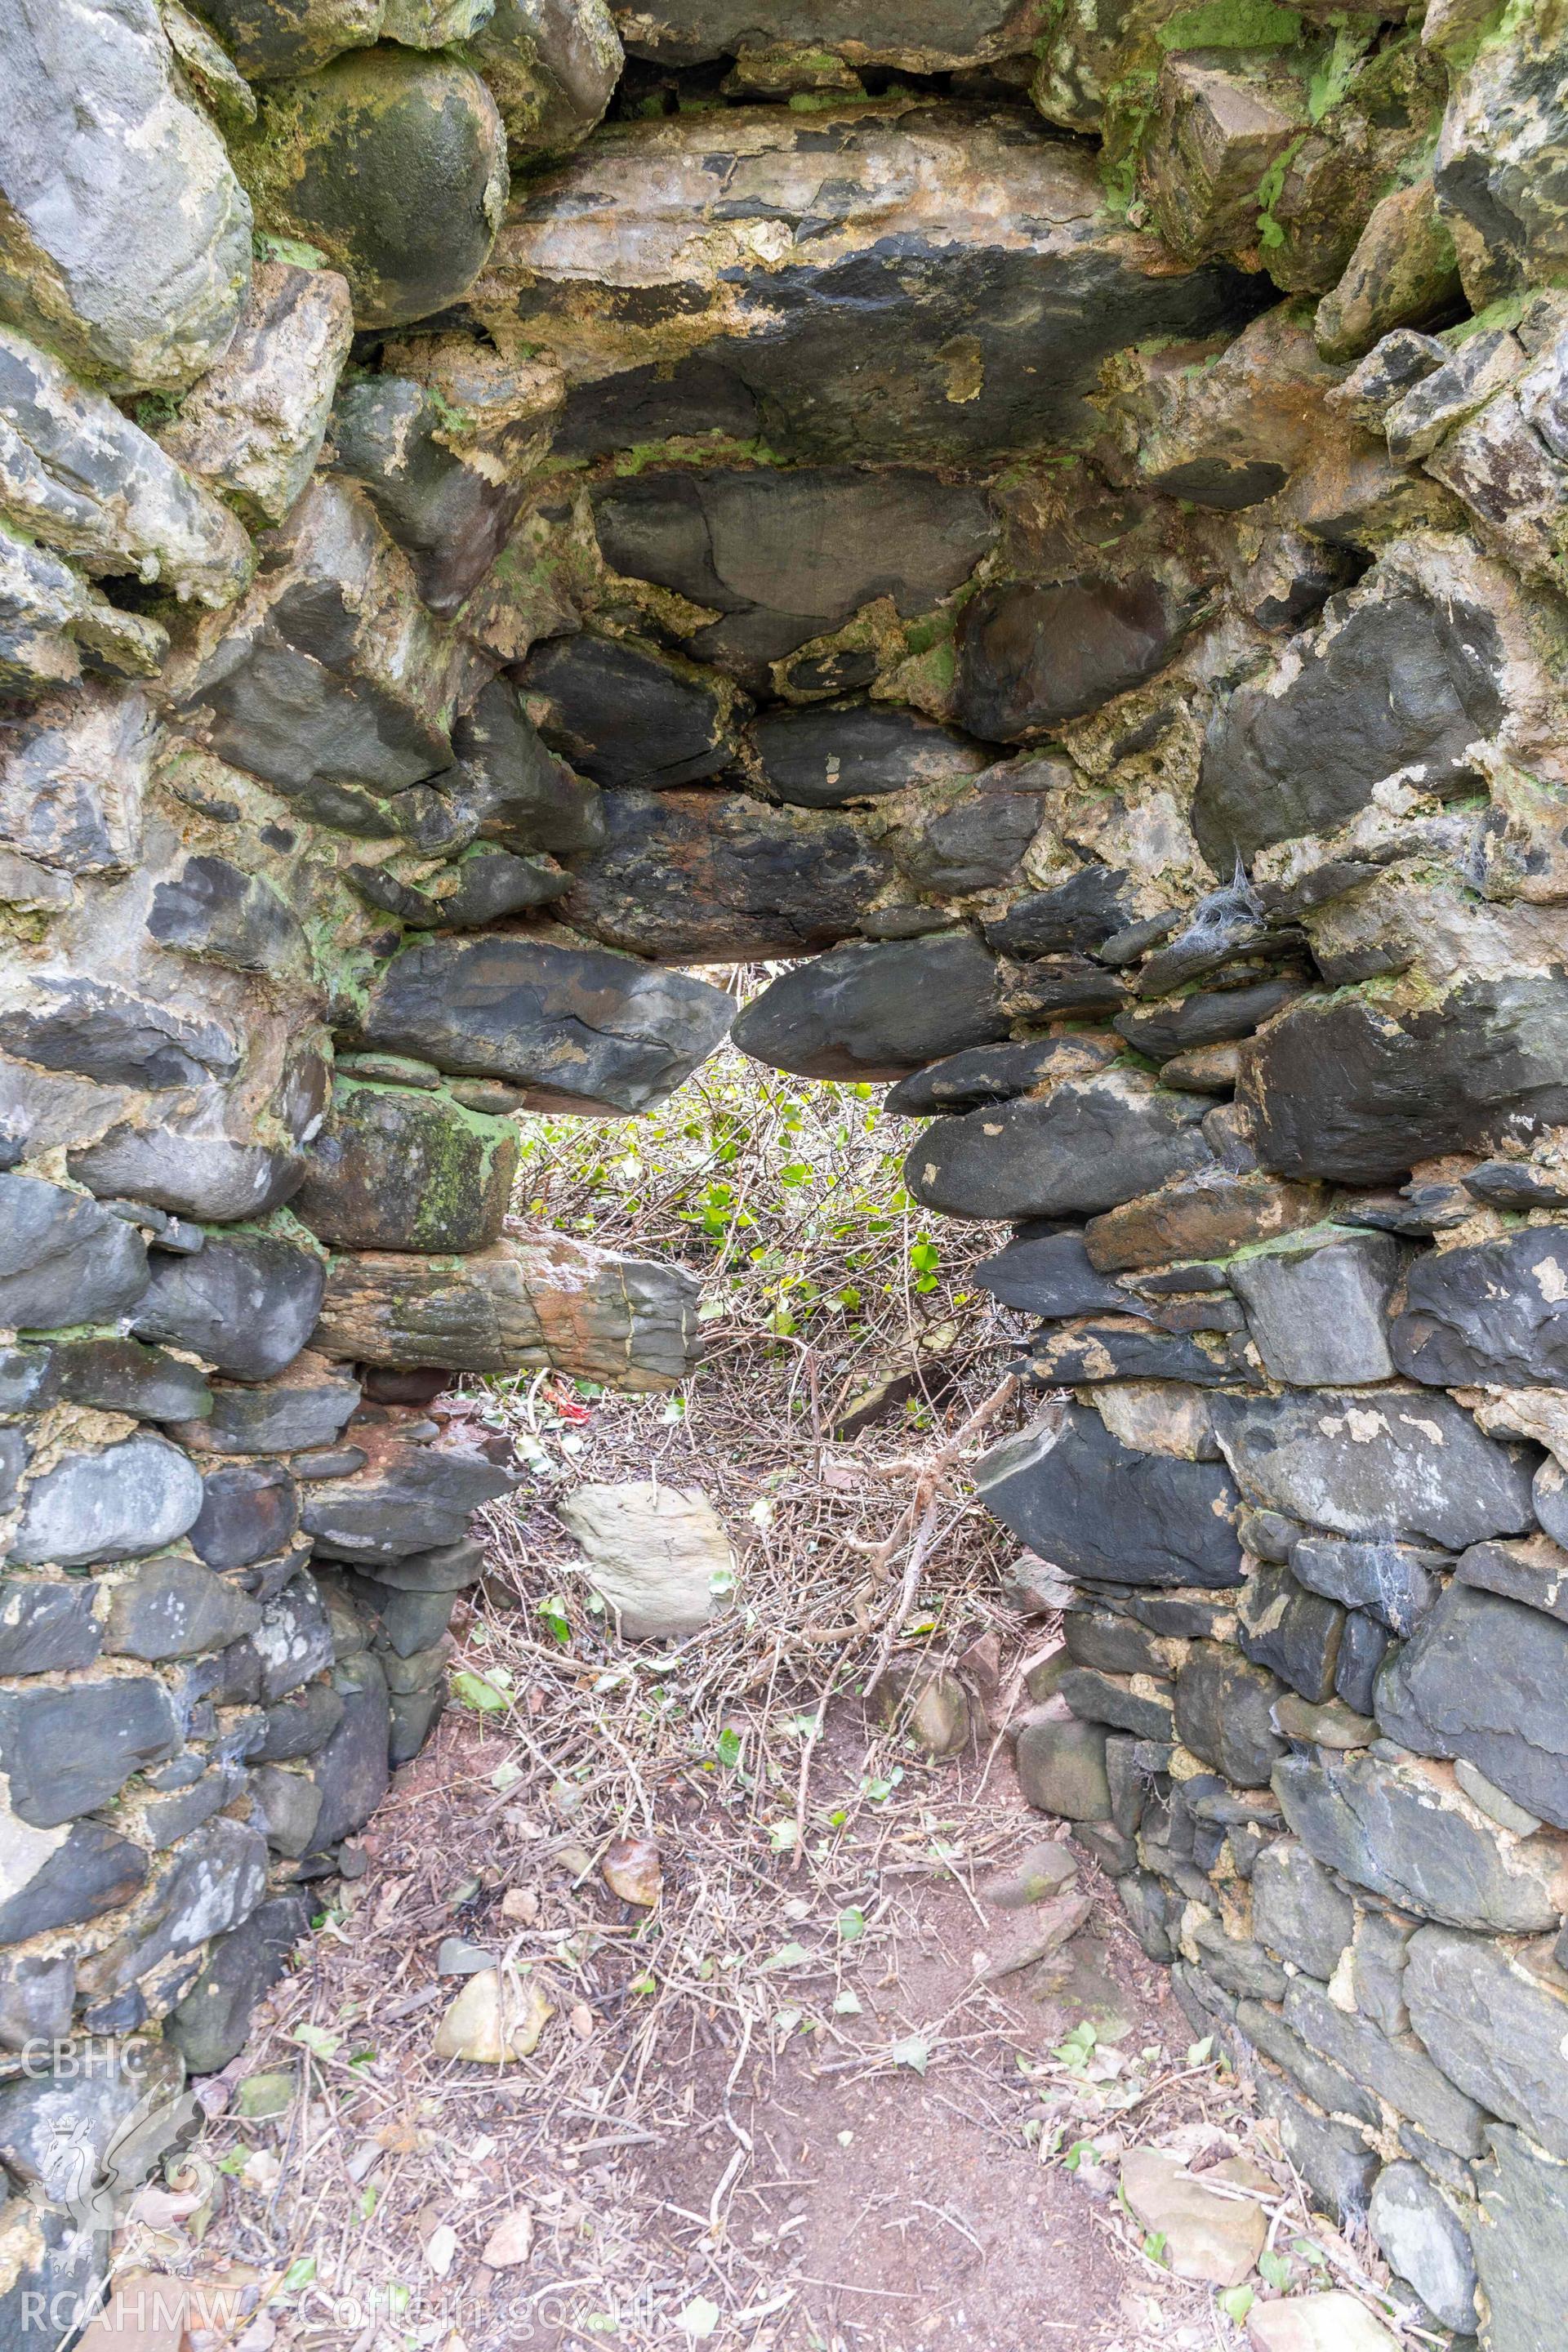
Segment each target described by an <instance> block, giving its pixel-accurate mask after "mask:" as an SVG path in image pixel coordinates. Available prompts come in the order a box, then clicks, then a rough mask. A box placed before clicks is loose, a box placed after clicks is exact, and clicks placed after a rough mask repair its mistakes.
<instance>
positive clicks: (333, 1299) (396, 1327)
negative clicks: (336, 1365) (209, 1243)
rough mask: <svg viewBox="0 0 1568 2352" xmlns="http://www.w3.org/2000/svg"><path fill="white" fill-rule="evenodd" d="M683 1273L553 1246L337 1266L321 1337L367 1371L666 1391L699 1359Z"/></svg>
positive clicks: (559, 1238)
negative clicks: (530, 1373)
mask: <svg viewBox="0 0 1568 2352" xmlns="http://www.w3.org/2000/svg"><path fill="white" fill-rule="evenodd" d="M696 1313H697V1285H696V1283H695V1281H694V1280H693V1278H692V1276H690V1275H689V1274H688V1273H686V1271H685V1270H684V1268H681V1267H679V1266H673V1265H655V1264H652V1263H649V1262H647V1261H645V1260H643V1259H641V1258H629V1257H622V1256H619V1255H616V1253H615V1252H613V1251H609V1250H601V1249H597V1248H595V1246H594V1245H593V1244H591V1243H587V1242H577V1241H572V1240H569V1239H568V1238H567V1237H566V1236H565V1235H563V1234H548V1235H543V1236H541V1237H539V1238H538V1239H535V1240H532V1241H529V1242H523V1243H518V1242H501V1243H498V1244H497V1245H496V1246H495V1248H494V1249H491V1250H487V1251H484V1252H482V1253H479V1254H477V1255H475V1256H473V1257H468V1258H409V1257H406V1256H397V1255H390V1254H389V1255H375V1254H369V1253H367V1254H366V1255H362V1256H342V1257H340V1258H338V1259H337V1260H336V1261H335V1263H334V1265H333V1266H332V1269H331V1276H330V1277H329V1280H328V1286H327V1293H326V1297H325V1298H324V1300H323V1302H322V1311H321V1322H320V1323H319V1324H318V1326H317V1331H316V1337H317V1339H318V1341H319V1342H320V1344H321V1346H322V1347H323V1348H325V1349H329V1350H330V1351H331V1352H332V1353H334V1354H338V1355H342V1356H347V1357H351V1358H353V1359H355V1360H359V1361H361V1362H363V1363H371V1364H397V1365H413V1364H432V1365H439V1366H441V1367H443V1368H449V1369H450V1370H454V1371H515V1370H519V1369H521V1367H523V1366H525V1365H540V1364H553V1365H554V1366H555V1367H556V1368H557V1369H558V1370H562V1371H568V1372H574V1373H578V1374H580V1375H581V1376H582V1377H583V1378H584V1379H586V1380H602V1381H607V1382H608V1383H609V1385H610V1386H612V1387H616V1388H627V1389H633V1390H637V1389H660V1388H667V1387H672V1386H674V1385H675V1384H676V1383H677V1382H678V1381H682V1380H684V1379H685V1378H686V1376H687V1374H688V1373H689V1370H691V1367H692V1364H693V1362H694V1360H695V1358H696V1356H697V1353H698V1333H697V1319H696Z"/></svg>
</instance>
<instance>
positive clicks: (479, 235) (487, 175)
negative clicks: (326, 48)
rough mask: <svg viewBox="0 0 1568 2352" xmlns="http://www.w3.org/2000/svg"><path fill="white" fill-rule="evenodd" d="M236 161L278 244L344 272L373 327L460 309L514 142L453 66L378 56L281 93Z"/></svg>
mask: <svg viewBox="0 0 1568 2352" xmlns="http://www.w3.org/2000/svg"><path fill="white" fill-rule="evenodd" d="M233 152H234V163H235V168H236V170H237V173H239V176H240V178H241V180H242V181H243V182H244V184H245V185H246V187H247V189H248V191H249V194H250V196H251V199H252V202H253V203H254V205H255V207H256V212H257V215H258V220H259V221H260V222H261V224H262V226H263V228H264V231H265V233H266V234H267V235H268V236H271V237H272V238H274V239H279V240H292V241H295V242H297V243H302V244H304V245H306V246H308V247H310V249H311V251H312V252H313V253H314V254H315V255H317V256H318V257H321V259H323V260H325V261H327V262H328V263H330V264H331V266H332V267H333V268H337V269H341V270H342V272H343V273H344V275H345V276H346V277H347V278H348V280H349V284H350V286H351V287H352V289H353V298H354V319H355V323H356V324H357V325H359V326H361V327H392V326H402V325H405V324H407V323H409V322H410V321H412V320H416V319H420V318H424V317H426V316H427V315H428V314H429V313H430V312H431V311H434V310H440V309H441V308H442V307H443V306H444V305H445V304H447V302H451V301H455V300H456V299H457V298H458V296H459V295H460V294H463V293H465V292H466V291H467V289H468V287H469V286H471V285H472V283H473V281H474V279H475V278H477V277H478V275H479V271H480V269H481V268H483V267H484V264H485V261H486V259H487V258H488V257H489V249H490V246H491V244H492V243H493V241H494V237H495V233H496V230H497V229H498V228H499V227H500V216H501V209H502V206H503V205H504V203H505V198H506V185H507V182H506V134H505V132H504V131H503V130H502V128H501V121H500V115H499V114H498V112H497V111H496V105H495V100H493V99H492V98H491V96H490V94H489V91H488V90H487V89H486V88H485V86H484V84H483V82H482V81H481V80H480V79H479V76H478V75H477V74H476V73H474V72H473V71H472V69H471V68H469V67H468V66H465V65H463V64H461V63H460V62H458V60H457V59H456V58H448V57H444V56H440V55H433V56H420V55H417V54H416V53H415V52H413V51H411V50H405V49H392V48H377V49H366V50H361V51H357V52H354V53H352V54H350V55H349V56H346V57H342V58H337V59H335V60H334V61H333V63H332V64H331V65H330V66H327V67H325V68H323V69H322V71H321V72H320V73H314V74H305V75H301V76H300V78H299V79H297V80H294V81H280V82H274V83H271V84H269V85H268V87H267V88H266V89H265V91H264V93H263V96H262V100H261V107H260V112H259V115H258V121H257V123H256V126H255V128H254V130H252V131H247V132H245V133H244V134H242V135H240V136H238V137H237V138H236V139H235V141H234V142H233Z"/></svg>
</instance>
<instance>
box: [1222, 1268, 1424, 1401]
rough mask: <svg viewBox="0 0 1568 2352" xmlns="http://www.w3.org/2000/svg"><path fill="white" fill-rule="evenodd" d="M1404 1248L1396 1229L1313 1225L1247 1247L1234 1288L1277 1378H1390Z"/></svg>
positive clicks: (1324, 1382)
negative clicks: (1392, 1305)
mask: <svg viewBox="0 0 1568 2352" xmlns="http://www.w3.org/2000/svg"><path fill="white" fill-rule="evenodd" d="M1404 1265H1405V1252H1404V1251H1402V1250H1401V1248H1400V1246H1399V1244H1398V1243H1397V1242H1396V1241H1395V1240H1394V1237H1393V1235H1392V1234H1378V1233H1336V1232H1333V1231H1330V1232H1328V1233H1327V1234H1325V1233H1324V1232H1323V1231H1321V1229H1320V1230H1317V1231H1312V1230H1309V1231H1308V1232H1307V1233H1306V1234H1300V1235H1292V1236H1290V1237H1289V1238H1288V1239H1286V1240H1284V1241H1282V1242H1280V1243H1279V1244H1274V1245H1272V1246H1270V1247H1268V1248H1265V1249H1261V1250H1258V1251H1256V1252H1247V1253H1246V1254H1244V1255H1241V1256H1239V1257H1237V1258H1236V1259H1234V1260H1233V1261H1232V1264H1231V1266H1230V1270H1229V1271H1230V1284H1231V1287H1232V1289H1233V1290H1234V1291H1235V1292H1236V1293H1237V1297H1239V1298H1240V1299H1241V1301H1242V1303H1243V1305H1244V1306H1245V1307H1246V1308H1247V1328H1248V1330H1249V1331H1250V1332H1251V1335H1252V1338H1253V1340H1254V1342H1255V1343H1256V1345H1257V1348H1258V1355H1259V1356H1260V1357H1261V1359H1262V1361H1263V1368H1264V1370H1265V1371H1267V1372H1268V1374H1269V1376H1270V1378H1271V1379H1273V1380H1277V1381H1289V1382H1290V1383H1291V1384H1292V1385H1293V1386H1294V1387H1297V1388H1348V1387H1352V1386H1353V1385H1355V1384H1356V1383H1358V1382H1360V1381H1383V1380H1387V1379H1388V1378H1389V1376H1390V1375H1391V1374H1392V1372H1393V1370H1394V1360H1393V1358H1392V1356H1391V1355H1390V1353H1389V1342H1388V1321H1387V1310H1388V1304H1389V1300H1390V1298H1391V1297H1393V1294H1394V1286H1395V1285H1396V1284H1397V1282H1398V1280H1399V1276H1400V1274H1401V1272H1402V1270H1403V1268H1404Z"/></svg>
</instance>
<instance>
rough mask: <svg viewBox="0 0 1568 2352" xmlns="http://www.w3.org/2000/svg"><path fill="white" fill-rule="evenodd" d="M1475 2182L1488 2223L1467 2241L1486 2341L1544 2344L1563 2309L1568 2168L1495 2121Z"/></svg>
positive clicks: (1567, 2272) (1567, 2290) (1567, 2284)
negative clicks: (1485, 2320)
mask: <svg viewBox="0 0 1568 2352" xmlns="http://www.w3.org/2000/svg"><path fill="white" fill-rule="evenodd" d="M1488 2138H1489V2142H1490V2147H1491V2156H1490V2160H1489V2162H1488V2163H1485V2164H1483V2165H1482V2166H1480V2168H1479V2171H1478V2173H1477V2176H1476V2185H1477V2188H1478V2190H1479V2196H1480V2205H1481V2212H1482V2215H1483V2216H1484V2218H1485V2221H1486V2224H1487V2226H1486V2227H1485V2228H1484V2229H1480V2230H1478V2231H1476V2234H1475V2238H1474V2240H1473V2242H1472V2243H1473V2250H1474V2252H1475V2257H1476V2272H1477V2275H1478V2277H1479V2281H1480V2287H1481V2293H1482V2294H1483V2295H1484V2296H1485V2298H1486V2307H1487V2313H1488V2316H1489V2323H1490V2334H1491V2340H1492V2343H1493V2345H1494V2346H1496V2347H1502V2346H1504V2345H1512V2344H1518V2345H1520V2346H1521V2347H1530V2346H1535V2345H1542V2346H1545V2345H1549V2344H1551V2343H1552V2339H1553V2337H1554V2336H1555V2335H1557V2334H1558V2333H1559V2332H1560V2331H1561V2328H1562V2326H1563V2312H1564V2311H1568V2175H1565V2174H1564V2172H1563V2168H1562V2166H1561V2165H1558V2164H1550V2163H1548V2162H1547V2160H1546V2159H1545V2158H1543V2157H1542V2156H1541V2155H1539V2154H1538V2153H1537V2151H1536V2150H1535V2148H1534V2147H1531V2142H1530V2140H1529V2139H1528V2138H1527V2137H1525V2135H1524V2134H1523V2133H1521V2132H1516V2131H1510V2130H1509V2129H1508V2128H1507V2126H1504V2125H1500V2124H1499V2125H1494V2126H1493V2127H1492V2129H1491V2131H1490V2132H1489V2134H1488Z"/></svg>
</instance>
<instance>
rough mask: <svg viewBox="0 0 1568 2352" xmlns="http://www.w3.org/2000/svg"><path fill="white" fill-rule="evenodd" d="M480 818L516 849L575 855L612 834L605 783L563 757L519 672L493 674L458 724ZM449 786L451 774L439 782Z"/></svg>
mask: <svg viewBox="0 0 1568 2352" xmlns="http://www.w3.org/2000/svg"><path fill="white" fill-rule="evenodd" d="M452 749H453V751H454V752H455V754H456V755H457V757H458V760H460V761H462V763H463V774H464V776H465V777H466V779H467V781H468V790H469V792H470V793H471V794H472V795H473V799H474V806H475V810H476V819H475V821H476V823H477V824H478V826H479V832H480V834H481V835H483V836H484V838H485V839H487V840H491V841H497V842H500V843H501V844H502V845H504V846H505V847H506V848H508V849H515V850H521V851H525V852H526V851H536V852H537V851H545V852H547V853H548V854H549V855H551V856H560V857H569V856H575V855H577V854H578V853H580V852H581V851H583V850H585V849H596V848H597V847H598V846H599V845H600V843H601V842H602V841H603V840H604V838H605V813H604V806H603V802H602V799H601V796H600V793H599V788H598V786H597V784H595V783H593V782H590V780H589V779H588V778H587V777H586V776H579V775H577V774H575V773H574V772H573V770H572V769H571V768H569V767H568V766H567V764H566V762H565V761H564V760H558V759H557V758H556V756H555V754H554V752H553V751H550V750H549V749H548V747H547V746H546V744H545V741H544V739H543V737H542V735H541V734H540V732H539V730H538V728H537V727H535V725H534V724H533V721H532V720H531V719H530V717H529V715H528V712H527V709H525V707H524V704H523V698H522V690H521V687H520V686H519V685H518V683H517V680H516V679H515V678H513V677H497V678H492V679H491V680H490V682H489V685H488V686H487V687H486V688H484V690H483V692H482V693H481V694H479V696H478V698H476V700H475V702H474V706H473V709H471V710H470V711H469V712H468V715H467V717H466V718H463V719H458V721H457V723H456V724H455V725H454V727H453V729H452ZM438 781H439V783H440V784H441V785H445V783H446V782H447V779H446V778H445V777H443V778H441V779H439V780H438Z"/></svg>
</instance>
